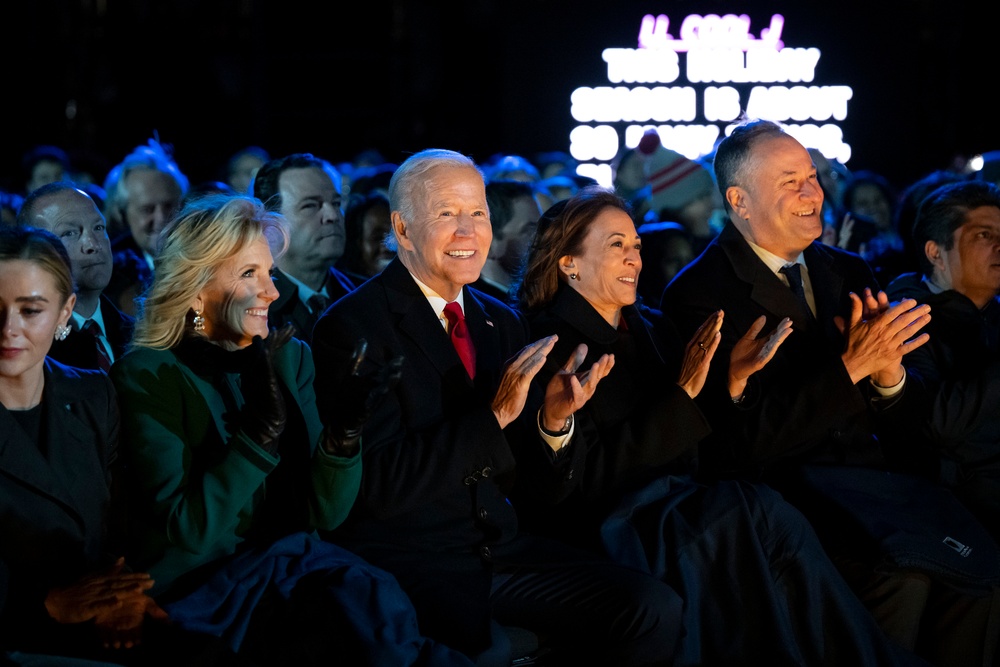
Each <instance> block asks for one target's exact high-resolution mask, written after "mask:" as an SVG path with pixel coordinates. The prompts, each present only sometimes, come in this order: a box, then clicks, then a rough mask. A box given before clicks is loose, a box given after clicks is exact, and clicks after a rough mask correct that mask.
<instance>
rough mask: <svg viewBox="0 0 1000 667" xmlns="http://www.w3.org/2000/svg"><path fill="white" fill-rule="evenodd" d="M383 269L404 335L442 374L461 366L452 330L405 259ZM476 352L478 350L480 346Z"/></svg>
mask: <svg viewBox="0 0 1000 667" xmlns="http://www.w3.org/2000/svg"><path fill="white" fill-rule="evenodd" d="M382 273H383V276H382V277H383V283H384V285H385V288H386V300H387V302H388V304H389V310H390V311H391V312H392V313H393V315H394V316H395V317H396V318H398V319H397V321H398V323H399V330H400V331H401V332H402V333H403V335H405V336H406V337H407V338H409V339H410V341H411V342H412V343H413V345H414V346H415V347H417V348H418V349H419V350H420V351H421V352H422V353H423V354H424V356H426V357H427V359H428V361H430V362H431V364H432V365H433V366H434V368H435V369H436V370H437V371H438V373H439V374H440V375H441V376H442V377H443V376H445V375H447V374H448V373H449V372H451V371H452V370H453V369H454V368H455V366H456V365H457V366H458V367H461V366H462V361H461V360H460V359H459V358H458V353H457V352H455V348H454V347H453V346H452V344H451V340H450V339H449V338H448V334H447V333H446V332H445V330H444V327H442V326H441V322H440V320H438V318H437V317H436V316H435V315H434V311H433V310H432V309H431V307H430V304H429V303H427V299H426V298H424V295H423V293H422V292H421V291H420V287H419V286H418V285H417V283H416V282H414V280H413V278H412V276H410V273H409V271H407V269H406V267H405V266H403V263H402V262H400V261H399V259H398V258H397V259H394V260H393V261H392V262H390V264H389V266H387V267H386V268H385V270H384V271H383V272H382ZM473 339H474V340H475V334H473ZM476 352H477V354H478V352H479V350H478V347H477V349H476ZM477 365H478V362H477Z"/></svg>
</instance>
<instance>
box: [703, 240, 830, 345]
mask: <svg viewBox="0 0 1000 667" xmlns="http://www.w3.org/2000/svg"><path fill="white" fill-rule="evenodd" d="M719 245H720V246H721V247H722V250H723V252H725V253H726V256H727V257H728V258H729V262H730V264H732V266H733V269H734V271H735V272H736V276H737V277H738V278H739V279H740V280H742V281H744V282H745V283H747V284H748V285H750V298H751V299H752V300H753V301H754V302H755V303H756V304H757V305H759V306H760V307H762V308H764V309H765V310H767V311H768V312H770V313H771V315H772V316H773V319H774V322H769V323H768V324H769V325H770V326H773V325H774V324H776V323H777V321H778V320H780V319H781V318H783V317H791V318H792V324H793V325H794V326H795V329H796V330H797V331H809V330H810V329H811V328H813V327H815V326H816V325H815V322H814V321H813V318H812V317H811V316H810V314H809V313H807V312H806V310H805V308H804V306H802V304H800V303H799V301H798V299H796V298H795V295H794V294H793V293H792V290H790V289H789V288H788V286H787V285H785V284H784V283H783V282H781V280H780V279H779V278H778V276H776V275H774V273H773V272H772V271H771V270H770V269H769V268H768V267H767V265H766V264H764V262H762V261H761V260H760V258H759V257H757V255H756V254H755V253H754V251H753V249H752V248H751V247H750V244H748V243H747V241H746V239H744V238H743V235H742V234H740V232H739V230H737V229H736V227H735V226H733V225H732V224H728V225H726V227H725V229H723V230H722V232H721V233H720V234H719ZM806 262H807V264H808V262H809V259H808V258H807V259H806ZM808 270H809V277H810V279H812V278H813V267H812V264H808ZM815 284H816V281H815V280H813V289H814V290H815Z"/></svg>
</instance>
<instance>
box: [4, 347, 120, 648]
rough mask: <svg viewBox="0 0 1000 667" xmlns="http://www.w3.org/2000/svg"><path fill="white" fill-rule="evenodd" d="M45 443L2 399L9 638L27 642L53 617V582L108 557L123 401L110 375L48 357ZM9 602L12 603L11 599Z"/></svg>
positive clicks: (60, 581) (74, 576)
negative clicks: (49, 603)
mask: <svg viewBox="0 0 1000 667" xmlns="http://www.w3.org/2000/svg"><path fill="white" fill-rule="evenodd" d="M44 372H45V391H44V395H43V398H42V402H43V413H42V421H43V425H42V438H43V440H44V450H45V452H46V453H45V454H43V452H42V449H41V448H40V447H39V443H38V442H36V441H34V440H32V439H30V438H29V437H28V436H27V435H26V434H25V432H24V430H23V429H22V428H21V427H20V425H19V424H18V423H17V422H16V421H15V420H14V418H13V417H12V416H11V414H10V412H8V411H7V409H6V408H4V407H2V406H0V569H5V570H7V572H8V573H9V583H8V586H9V588H8V590H6V591H2V590H0V594H3V593H5V595H0V608H4V607H5V608H4V611H3V614H2V615H0V633H6V634H7V635H8V636H7V638H5V640H4V643H6V644H7V645H8V646H11V645H18V644H20V645H24V642H25V641H27V640H29V639H39V638H38V637H28V636H21V637H17V636H13V637H12V636H11V635H13V634H14V633H28V634H31V633H33V632H36V631H37V630H38V628H39V627H40V625H39V624H41V627H44V625H45V623H47V622H48V621H47V615H46V614H45V609H44V606H43V604H42V603H43V601H44V598H45V594H46V593H47V591H48V589H49V588H51V587H53V586H57V585H65V584H67V583H69V582H71V581H74V580H75V579H77V578H78V577H79V576H80V575H82V574H83V573H85V572H88V571H91V570H93V569H96V568H97V567H100V566H103V565H106V564H107V563H106V562H105V561H106V560H107V559H106V558H105V550H106V549H107V547H108V543H107V536H106V532H107V526H108V511H109V503H110V499H111V487H110V482H111V473H110V470H111V465H112V463H113V461H114V459H115V455H116V448H117V442H118V404H117V401H116V400H115V395H114V389H113V387H112V385H111V380H110V379H108V377H107V376H106V375H105V374H103V373H101V372H99V371H85V370H80V369H75V368H70V367H67V366H64V365H62V364H60V363H58V362H56V361H53V360H51V359H46V361H45V371H44ZM5 603H6V604H5Z"/></svg>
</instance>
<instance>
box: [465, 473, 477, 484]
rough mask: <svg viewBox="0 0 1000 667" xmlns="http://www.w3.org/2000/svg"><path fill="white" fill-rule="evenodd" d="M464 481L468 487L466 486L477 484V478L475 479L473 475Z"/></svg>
mask: <svg viewBox="0 0 1000 667" xmlns="http://www.w3.org/2000/svg"><path fill="white" fill-rule="evenodd" d="M462 481H464V482H465V485H466V486H472V485H473V484H475V483H476V478H475V477H473V476H472V475H469V476H468V477H466V478H465V479H464V480H462Z"/></svg>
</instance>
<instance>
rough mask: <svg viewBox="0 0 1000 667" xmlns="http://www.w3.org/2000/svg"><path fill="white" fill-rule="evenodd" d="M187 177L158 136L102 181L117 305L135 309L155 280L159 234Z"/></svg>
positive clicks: (184, 190)
mask: <svg viewBox="0 0 1000 667" xmlns="http://www.w3.org/2000/svg"><path fill="white" fill-rule="evenodd" d="M188 186H189V182H188V178H187V176H185V175H184V174H183V173H182V172H181V170H180V167H178V165H177V163H176V162H175V161H174V159H173V156H171V155H170V153H169V151H168V150H167V148H166V147H164V146H163V145H161V144H160V143H159V141H157V140H156V139H150V140H149V142H148V143H147V144H146V145H144V146H137V147H136V148H135V150H133V151H132V152H131V153H129V154H128V155H127V156H125V159H124V160H122V161H121V162H120V163H119V164H117V165H116V166H114V167H112V169H111V171H109V172H108V175H107V178H106V179H105V181H104V190H105V192H106V193H107V199H106V200H105V202H104V217H105V218H106V219H107V221H108V227H109V230H110V236H111V250H112V252H113V253H114V255H113V257H114V260H113V263H114V271H113V272H112V275H111V284H110V285H108V289H107V294H108V296H109V297H110V298H111V300H112V301H114V302H115V305H116V306H118V308H119V309H120V310H121V311H122V312H124V313H126V314H128V315H133V316H134V315H135V313H136V303H135V300H136V298H137V297H138V296H139V295H140V294H142V291H143V290H144V289H145V288H146V287H147V286H148V285H149V284H150V282H151V281H152V278H153V258H154V257H155V256H156V250H157V243H158V241H159V238H160V232H161V231H162V230H163V228H164V226H165V225H166V224H167V222H169V221H170V219H171V218H173V216H174V214H175V213H177V210H178V208H179V207H180V205H181V201H182V200H183V199H184V195H185V194H186V193H187V191H188Z"/></svg>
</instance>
